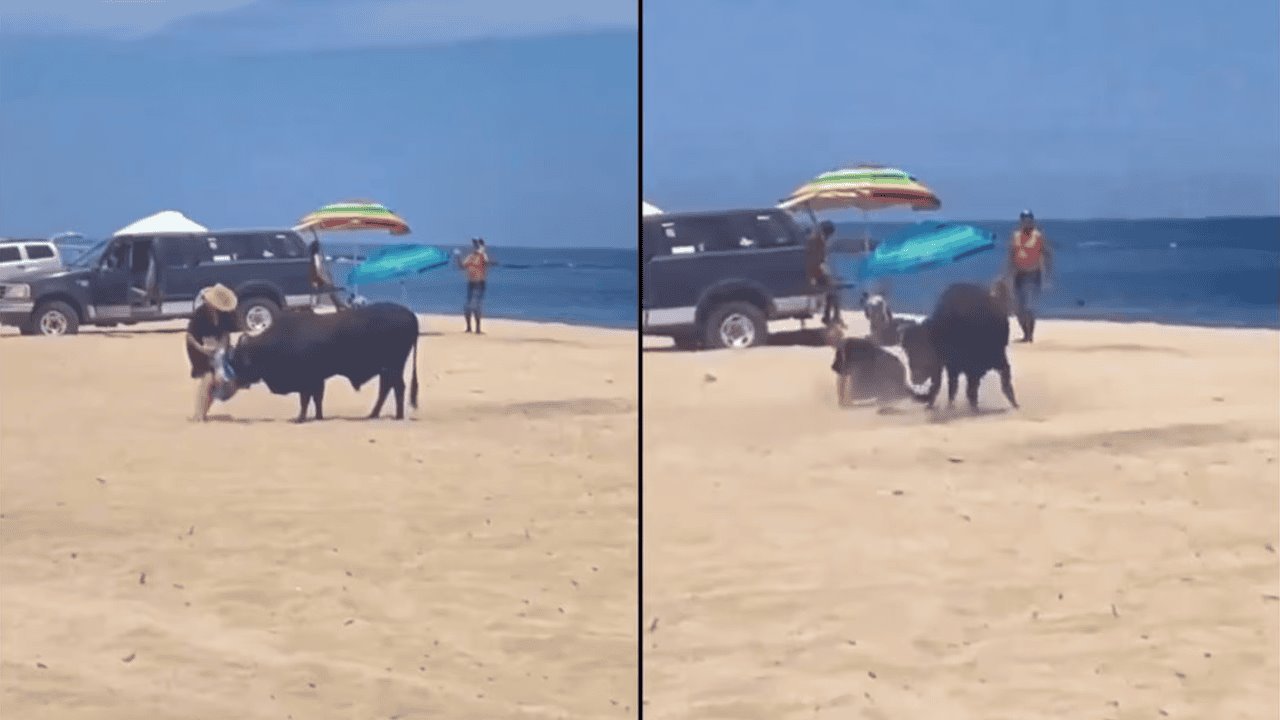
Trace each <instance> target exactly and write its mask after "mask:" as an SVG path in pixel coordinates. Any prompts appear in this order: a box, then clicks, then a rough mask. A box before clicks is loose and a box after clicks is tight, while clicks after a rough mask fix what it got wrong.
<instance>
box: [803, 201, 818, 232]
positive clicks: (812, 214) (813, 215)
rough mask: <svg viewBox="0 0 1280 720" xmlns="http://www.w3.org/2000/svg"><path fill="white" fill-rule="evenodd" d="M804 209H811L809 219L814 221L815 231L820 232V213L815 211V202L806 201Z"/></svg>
mask: <svg viewBox="0 0 1280 720" xmlns="http://www.w3.org/2000/svg"><path fill="white" fill-rule="evenodd" d="M804 209H805V210H808V211H809V219H810V220H812V221H813V231H814V232H818V214H817V213H815V212H814V211H813V204H812V203H805V204H804Z"/></svg>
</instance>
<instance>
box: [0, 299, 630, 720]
mask: <svg viewBox="0 0 1280 720" xmlns="http://www.w3.org/2000/svg"><path fill="white" fill-rule="evenodd" d="M159 327H160V328H161V329H159V330H157V329H154V328H157V326H155V325H152V326H138V327H136V328H121V329H120V330H122V331H121V332H114V331H113V332H104V331H94V330H89V331H86V332H85V333H83V334H81V335H79V336H76V337H66V338H22V337H18V336H16V334H14V333H12V332H11V331H10V330H6V333H5V334H4V335H3V336H0V513H2V514H0V688H2V692H0V716H3V717H5V718H24V719H25V720H38V719H42V718H50V719H53V718H56V719H57V720H74V719H77V718H85V719H87V718H93V719H95V720H111V719H116V718H119V719H121V720H124V719H128V720H134V719H135V718H155V719H156V720H160V719H162V718H184V719H185V718H201V717H204V718H278V719H280V720H285V719H286V718H290V717H291V718H296V719H297V720H320V719H323V718H361V719H365V718H369V719H372V718H399V719H400V720H414V719H418V718H441V717H448V718H485V719H486V720H492V719H493V718H507V717H528V718H561V717H564V718H605V717H619V718H625V717H634V716H635V715H636V712H637V708H636V707H634V706H635V704H636V703H635V697H636V695H637V672H636V652H635V647H636V636H635V635H636V633H635V628H636V606H637V598H636V574H637V543H636V533H637V500H638V498H637V469H636V444H637V401H636V397H637V385H636V354H635V347H636V335H635V333H634V332H627V331H610V330H601V329H589V328H574V327H567V326H560V325H546V324H532V323H518V322H504V321H501V320H492V321H490V320H486V331H487V332H488V335H487V336H485V337H474V336H468V335H464V334H462V333H461V320H460V319H459V318H436V317H431V318H426V322H425V331H426V335H425V336H424V337H422V339H421V345H420V348H419V359H418V364H419V368H420V378H421V381H422V391H421V401H422V403H421V405H422V407H421V409H420V410H419V411H417V413H416V417H415V419H413V420H412V421H409V422H396V421H394V420H391V419H384V420H381V421H373V422H370V421H364V420H359V419H355V418H361V417H363V415H365V414H366V413H368V411H369V409H370V408H371V407H372V405H373V401H374V399H375V397H376V394H375V393H376V390H375V388H376V381H374V382H372V383H370V385H368V386H366V387H364V388H363V389H362V391H360V392H359V393H356V392H354V391H353V390H352V389H351V387H350V385H349V384H347V383H346V381H345V380H342V379H340V378H339V379H333V380H330V382H329V384H328V392H327V395H326V399H325V411H326V414H327V415H328V416H330V417H332V418H334V419H331V420H326V421H324V422H321V423H314V422H313V423H308V424H305V425H296V424H294V423H292V422H289V421H290V420H291V419H292V418H293V417H294V416H295V415H296V413H297V409H298V403H297V398H296V396H287V397H283V396H275V395H272V394H270V393H269V392H268V391H267V390H266V389H265V387H262V386H258V387H255V388H253V389H251V390H249V391H246V392H242V393H240V394H239V395H237V396H236V397H235V398H233V399H232V400H231V401H230V402H229V403H227V404H219V405H215V407H214V410H213V414H214V416H215V417H216V421H214V422H210V423H208V424H206V425H195V424H191V423H189V422H187V420H186V417H187V416H188V415H189V413H190V411H191V404H192V400H191V397H192V393H193V391H194V386H193V384H192V383H193V381H191V380H190V379H189V378H188V376H187V375H188V373H187V367H186V359H185V355H184V353H183V350H182V342H183V341H182V335H181V333H180V331H175V330H174V329H173V326H167V327H166V326H159ZM178 327H181V326H180V325H179V326H178Z"/></svg>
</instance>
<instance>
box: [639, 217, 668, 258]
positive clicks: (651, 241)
mask: <svg viewBox="0 0 1280 720" xmlns="http://www.w3.org/2000/svg"><path fill="white" fill-rule="evenodd" d="M640 249H641V250H642V251H643V253H644V261H645V262H649V260H651V259H652V258H653V257H655V256H657V255H669V254H670V253H671V244H670V243H668V242H667V240H666V238H665V237H664V236H663V228H662V225H661V224H660V223H656V222H647V223H645V224H644V232H643V233H642V234H641V235H640Z"/></svg>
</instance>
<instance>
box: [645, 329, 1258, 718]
mask: <svg viewBox="0 0 1280 720" xmlns="http://www.w3.org/2000/svg"><path fill="white" fill-rule="evenodd" d="M1039 334H1040V336H1041V338H1040V340H1039V341H1038V342H1037V343H1036V344H1035V345H1034V346H1015V347H1014V348H1013V349H1012V350H1011V359H1012V364H1013V369H1014V383H1015V385H1016V387H1017V390H1018V393H1019V395H1020V400H1021V401H1022V404H1023V409H1022V410H1021V411H1018V412H1003V409H1004V407H1005V404H1004V401H1003V399H1002V398H1001V396H1000V392H999V383H998V381H996V378H995V376H994V375H991V376H988V378H987V380H986V383H985V384H984V385H983V387H982V402H983V403H984V405H985V407H986V408H988V409H991V410H996V411H1000V412H995V413H992V414H988V415H984V416H980V417H977V418H971V417H968V416H967V415H966V413H965V412H963V411H962V412H960V413H957V414H955V415H945V414H944V415H941V416H939V417H938V418H937V422H930V421H929V415H928V413H927V412H926V411H925V410H924V409H923V408H921V407H919V406H910V405H908V406H907V407H906V408H905V409H906V412H905V413H903V414H900V415H878V414H877V413H876V411H875V410H874V409H868V408H854V409H847V410H839V409H837V408H836V407H835V383H834V375H833V373H832V372H831V370H830V368H829V365H830V361H831V351H830V350H827V349H825V348H807V347H770V348H761V349H756V350H750V351H745V352H715V353H698V354H691V353H680V352H663V351H659V350H648V351H646V352H645V353H644V387H643V394H644V397H643V403H644V423H645V429H644V437H643V443H644V484H643V492H644V531H645V535H644V578H645V579H644V625H645V630H644V636H643V643H644V648H645V657H644V668H645V675H644V692H645V703H646V704H645V711H646V717H650V718H655V719H665V718H707V719H710V718H723V719H724V720H730V719H732V720H744V719H747V718H762V719H767V720H784V719H787V718H883V719H884V720H900V719H901V718H927V719H930V720H933V719H938V718H946V719H947V720H965V719H966V718H974V719H975V720H977V719H981V720H994V719H997V718H1009V719H1010V720H1013V719H1017V720H1027V719H1029V718H1054V719H1056V720H1061V719H1063V718H1155V719H1156V720H1160V719H1161V718H1164V717H1169V718H1195V719H1197V720H1225V719H1226V718H1257V719H1258V720H1275V718H1277V717H1280V663H1278V662H1277V657H1278V654H1280V653H1278V651H1277V644H1278V642H1280V630H1278V628H1280V621H1278V619H1280V597H1278V596H1280V587H1278V585H1280V569H1278V565H1277V555H1276V548H1277V547H1280V538H1278V537H1277V536H1278V534H1280V531H1278V527H1280V493H1278V491H1277V487H1278V484H1280V469H1278V467H1277V457H1278V456H1280V440H1278V436H1280V421H1278V419H1277V416H1278V414H1280V405H1278V402H1280V382H1278V375H1280V334H1278V333H1276V332H1269V331H1244V330H1204V329H1191V328H1173V327H1159V326H1153V325H1119V324H1107V323H1073V322H1043V323H1042V324H1041V328H1040V333H1039ZM645 345H646V347H654V348H657V347H659V346H660V345H662V342H661V341H650V340H649V339H646V340H645ZM712 378H714V380H712ZM963 398H964V395H963V393H961V395H960V405H961V406H963V404H964V399H963ZM942 404H943V405H945V401H944V402H943V403H942Z"/></svg>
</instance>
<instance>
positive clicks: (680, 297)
mask: <svg viewBox="0 0 1280 720" xmlns="http://www.w3.org/2000/svg"><path fill="white" fill-rule="evenodd" d="M640 246H641V252H642V254H643V261H644V268H643V274H642V277H641V295H642V297H641V305H642V309H643V318H644V327H643V332H644V333H645V334H647V335H665V336H667V337H671V338H673V339H674V340H675V341H676V345H677V346H679V347H682V348H688V349H693V348H698V347H703V348H708V349H713V348H726V347H751V346H754V345H760V344H762V343H764V342H765V341H766V340H767V339H768V334H769V329H768V321H770V320H780V319H785V318H797V319H808V318H811V317H813V315H814V313H815V312H818V311H819V310H820V309H821V307H822V305H821V302H822V295H821V293H819V292H817V291H816V290H815V288H814V287H813V286H812V285H811V284H810V283H809V279H808V277H807V275H806V273H805V247H804V238H803V236H802V234H801V230H800V228H799V226H797V225H796V223H795V221H794V220H793V219H792V218H791V216H790V215H788V214H787V213H786V212H785V211H783V210H779V209H776V208H767V209H757V210H750V209H749V210H731V211H719V212H701V213H673V214H663V215H653V216H649V217H646V218H644V228H643V233H642V235H641V241H640Z"/></svg>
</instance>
